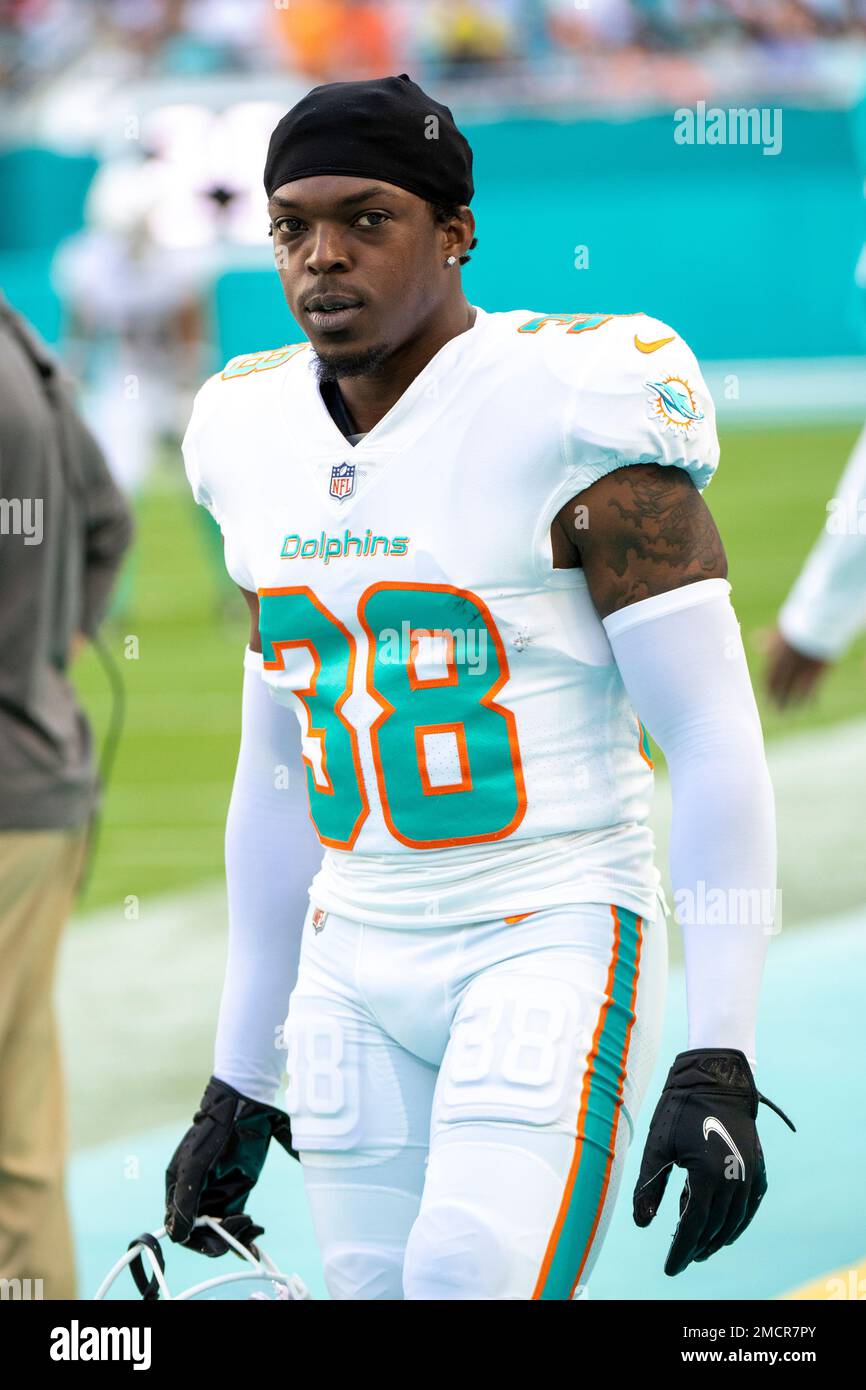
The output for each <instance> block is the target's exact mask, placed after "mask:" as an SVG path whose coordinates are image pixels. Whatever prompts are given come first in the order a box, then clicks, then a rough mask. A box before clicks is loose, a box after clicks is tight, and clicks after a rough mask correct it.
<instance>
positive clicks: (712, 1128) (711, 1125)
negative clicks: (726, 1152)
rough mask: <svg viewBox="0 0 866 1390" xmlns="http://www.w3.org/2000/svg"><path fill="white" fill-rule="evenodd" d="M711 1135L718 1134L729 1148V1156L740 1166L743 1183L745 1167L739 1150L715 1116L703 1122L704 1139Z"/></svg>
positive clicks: (709, 1116) (708, 1117) (710, 1116)
mask: <svg viewBox="0 0 866 1390" xmlns="http://www.w3.org/2000/svg"><path fill="white" fill-rule="evenodd" d="M711 1134H718V1135H719V1136H720V1137H721V1138H722V1139H724V1141H725V1143H726V1144H727V1145H728V1146H729V1147H730V1150H731V1154H732V1155H733V1157H734V1158H735V1159H736V1160H737V1162H738V1163H739V1165H740V1178H741V1179H742V1181H743V1182H745V1180H746V1165H745V1163H744V1162H743V1155H742V1154H741V1153H740V1151H739V1149H738V1148H737V1146H736V1144H735V1143H734V1141H733V1139H732V1138H731V1136H730V1134H729V1133H728V1131H727V1130H726V1129H725V1126H724V1125H723V1124H722V1122H721V1120H717V1119H716V1117H715V1115H708V1116H707V1118H706V1119H705V1120H704V1139H705V1140H706V1139H708V1138H709V1137H710V1135H711Z"/></svg>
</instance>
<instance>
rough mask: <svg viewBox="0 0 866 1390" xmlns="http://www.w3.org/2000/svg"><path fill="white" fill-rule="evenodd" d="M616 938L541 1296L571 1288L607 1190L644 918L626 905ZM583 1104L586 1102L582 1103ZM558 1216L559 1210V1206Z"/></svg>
mask: <svg viewBox="0 0 866 1390" xmlns="http://www.w3.org/2000/svg"><path fill="white" fill-rule="evenodd" d="M616 911H617V916H618V917H619V933H618V940H617V937H616V934H615V937H614V940H615V946H614V951H615V960H614V963H613V979H612V981H611V978H610V973H609V974H608V982H607V988H608V999H607V1000H606V1002H605V1004H604V1005H603V1006H602V1010H603V1018H602V1021H601V1030H600V1032H599V1030H598V1027H597V1028H596V1036H595V1040H594V1044H593V1050H592V1053H591V1054H590V1057H589V1059H588V1063H587V1065H588V1067H589V1068H591V1073H590V1076H589V1082H588V1084H589V1095H588V1097H587V1096H586V1086H587V1078H586V1077H584V1081H583V1085H582V1087H581V1096H580V1107H581V1113H582V1116H583V1119H582V1122H581V1121H580V1120H579V1123H581V1132H580V1133H578V1136H577V1141H576V1147H575V1157H574V1163H576V1165H577V1171H576V1172H575V1168H574V1164H573V1165H572V1169H571V1171H570V1172H569V1178H568V1182H569V1185H570V1187H571V1193H570V1196H569V1195H568V1188H567V1189H566V1197H565V1198H564V1199H563V1200H564V1201H565V1200H567V1201H568V1209H567V1211H566V1213H565V1219H564V1221H563V1222H562V1228H561V1230H560V1233H559V1239H558V1240H557V1243H556V1250H555V1251H554V1255H553V1260H552V1261H551V1264H550V1268H549V1270H548V1272H547V1277H546V1279H545V1281H544V1285H543V1287H542V1289H541V1291H540V1293H539V1294H538V1297H539V1298H540V1299H558V1300H564V1299H570V1298H571V1296H572V1289H573V1287H574V1284H575V1282H576V1281H577V1279H578V1277H579V1274H580V1272H581V1270H582V1268H583V1265H584V1264H585V1262H586V1255H587V1252H588V1249H589V1246H590V1244H591V1242H592V1239H593V1237H594V1232H595V1226H596V1218H597V1215H598V1211H599V1208H600V1206H601V1204H602V1202H603V1200H604V1196H605V1193H606V1188H607V1182H608V1174H609V1171H610V1166H611V1163H612V1162H613V1150H614V1140H615V1137H616V1124H617V1119H618V1116H619V1107H620V1103H621V1100H622V1083H623V1079H624V1076H625V1064H626V1054H627V1049H628V1041H629V1036H630V1033H631V1025H632V1023H633V1022H634V1014H633V1012H632V998H633V996H634V992H635V986H636V983H637V976H638V971H639V968H640V947H641V932H642V929H643V921H642V919H641V918H639V917H636V916H635V914H634V913H633V912H628V911H627V910H626V909H625V908H617V910H616ZM584 1102H585V1103H584ZM560 1214H561V1209H560Z"/></svg>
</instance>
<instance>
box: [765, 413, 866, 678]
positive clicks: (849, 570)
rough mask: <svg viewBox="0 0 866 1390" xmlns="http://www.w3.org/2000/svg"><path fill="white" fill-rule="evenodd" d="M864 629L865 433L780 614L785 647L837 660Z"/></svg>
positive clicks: (865, 566) (826, 659) (865, 594)
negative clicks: (786, 645) (788, 645)
mask: <svg viewBox="0 0 866 1390" xmlns="http://www.w3.org/2000/svg"><path fill="white" fill-rule="evenodd" d="M864 627H866V430H864V431H863V433H862V434H861V435H860V438H859V439H858V441H857V444H856V446H855V448H854V452H853V454H852V455H851V457H850V459H849V460H848V465H847V467H846V469H845V472H844V473H843V474H842V478H841V480H840V483H839V486H838V488H837V489H836V496H835V497H834V498H832V499H831V501H830V502H829V503H828V506H827V520H826V522H825V525H824V530H823V531H822V533H821V535H820V537H819V538H818V540H817V541H816V543H815V545H814V547H813V549H812V551H811V554H810V555H809V558H808V559H807V561H806V563H805V565H804V566H803V568H802V570H801V571H800V574H799V576H798V578H797V580H796V582H795V584H794V587H793V589H792V590H791V593H790V594H789V596H788V598H787V599H786V601H785V603H784V605H783V607H782V611H781V612H780V614H779V631H780V632H781V634H782V636H783V637H784V638H785V640H786V642H788V643H790V645H791V646H792V647H796V648H797V650H798V651H801V652H803V653H804V654H805V655H806V656H811V657H816V658H820V659H821V660H825V661H828V660H833V659H834V658H835V657H837V656H841V654H842V652H843V651H844V650H845V648H846V647H847V646H848V644H849V642H851V641H852V639H853V638H854V637H855V636H856V635H857V633H858V632H860V631H862V629H863V628H864Z"/></svg>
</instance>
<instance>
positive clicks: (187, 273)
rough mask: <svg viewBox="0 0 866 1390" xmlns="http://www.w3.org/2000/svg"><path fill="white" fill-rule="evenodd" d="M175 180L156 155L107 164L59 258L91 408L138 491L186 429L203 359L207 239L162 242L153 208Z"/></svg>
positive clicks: (71, 342)
mask: <svg viewBox="0 0 866 1390" xmlns="http://www.w3.org/2000/svg"><path fill="white" fill-rule="evenodd" d="M166 185H167V186H168V192H169V193H170V191H171V184H170V172H169V170H168V169H167V167H166V166H165V165H164V164H163V163H162V162H161V161H159V160H156V159H145V160H124V161H117V162H116V163H114V164H107V165H104V166H103V167H102V169H101V170H100V171H99V173H98V174H97V175H96V178H95V180H94V182H93V185H92V186H91V190H90V194H89V196H88V200H87V226H86V227H85V228H84V230H82V231H80V232H78V233H76V234H75V235H74V236H72V237H70V238H69V239H68V240H67V241H65V242H63V243H62V244H61V246H60V247H59V249H58V252H57V254H56V256H55V260H54V266H53V279H54V283H55V286H56V289H57V291H58V294H59V295H60V298H61V299H62V301H63V302H64V305H65V307H66V312H67V326H66V335H67V339H68V352H67V359H68V360H69V362H70V365H71V366H72V369H73V371H74V372H75V375H76V376H77V377H79V379H81V380H83V383H84V392H83V409H84V413H85V417H86V419H87V422H88V424H89V426H90V428H91V429H92V430H93V432H94V434H95V435H96V438H97V440H98V441H99V444H100V446H101V448H102V450H103V452H104V453H105V455H106V457H107V460H108V464H109V467H110V469H111V472H112V474H113V475H114V478H115V481H116V482H117V483H118V484H119V485H120V487H121V488H122V489H123V490H124V492H126V493H129V494H134V493H135V492H136V491H137V490H138V488H139V487H140V486H141V484H142V482H143V481H144V478H145V476H146V474H147V472H148V470H149V468H150V467H151V466H152V464H153V462H154V459H155V456H156V451H157V445H158V443H159V441H160V440H161V439H162V438H166V437H173V436H174V437H179V436H180V434H181V433H182V431H183V420H184V415H185V413H186V411H187V409H188V400H189V396H190V394H191V392H192V390H193V386H194V383H195V381H196V380H197V379H198V378H199V377H200V376H201V374H202V369H203V360H202V338H203V333H202V330H201V324H200V311H199V304H200V302H201V298H202V294H203V289H204V283H205V280H206V277H207V271H208V258H207V256H206V255H203V254H202V253H201V252H200V250H199V247H198V246H194V247H193V248H191V249H189V250H187V251H184V250H182V249H179V248H175V249H173V250H169V249H166V247H165V246H162V245H159V244H158V243H157V241H156V239H155V237H154V235H153V232H154V216H155V214H156V213H157V212H158V209H159V206H160V201H161V199H162V197H163V196H164V193H165V191H166ZM205 213H206V209H205V208H204V207H202V211H201V219H202V220H203V219H204V217H205Z"/></svg>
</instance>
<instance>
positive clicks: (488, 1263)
mask: <svg viewBox="0 0 866 1390" xmlns="http://www.w3.org/2000/svg"><path fill="white" fill-rule="evenodd" d="M507 1277H508V1261H507V1259H506V1255H505V1250H504V1248H503V1244H502V1241H501V1239H500V1237H499V1235H498V1234H497V1232H496V1231H495V1230H494V1229H493V1227H492V1226H491V1224H490V1222H489V1220H488V1218H487V1216H486V1215H485V1213H484V1212H483V1211H481V1210H479V1209H478V1208H476V1207H474V1206H472V1205H471V1204H469V1203H464V1202H457V1201H445V1200H439V1201H433V1202H431V1203H430V1205H429V1206H427V1207H426V1208H425V1209H423V1210H422V1212H421V1214H420V1216H419V1217H418V1220H417V1221H416V1222H415V1225H414V1226H413V1227H412V1231H411V1234H410V1236H409V1242H408V1244H407V1246H406V1259H405V1263H404V1266H403V1290H404V1293H405V1296H406V1298H411V1299H433V1300H441V1299H455V1300H456V1299H467V1300H469V1299H490V1298H499V1297H501V1296H502V1291H503V1289H504V1287H505V1283H506V1280H507Z"/></svg>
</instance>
